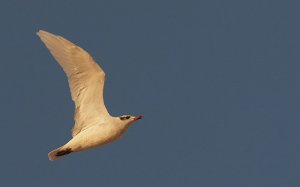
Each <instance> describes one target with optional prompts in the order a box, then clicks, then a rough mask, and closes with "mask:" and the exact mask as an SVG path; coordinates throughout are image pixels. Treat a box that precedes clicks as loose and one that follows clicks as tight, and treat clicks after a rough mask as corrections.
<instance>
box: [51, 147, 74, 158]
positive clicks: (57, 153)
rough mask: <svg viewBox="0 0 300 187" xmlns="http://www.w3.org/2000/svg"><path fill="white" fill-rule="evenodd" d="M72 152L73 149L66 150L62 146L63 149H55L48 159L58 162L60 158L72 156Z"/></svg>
mask: <svg viewBox="0 0 300 187" xmlns="http://www.w3.org/2000/svg"><path fill="white" fill-rule="evenodd" d="M72 152H73V151H72V149H71V148H64V147H63V146H62V147H60V148H58V149H55V150H53V151H51V152H50V153H48V157H49V160H51V161H54V160H57V159H59V158H60V157H62V156H64V155H67V154H70V153H72Z"/></svg>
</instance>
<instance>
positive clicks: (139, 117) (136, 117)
mask: <svg viewBox="0 0 300 187" xmlns="http://www.w3.org/2000/svg"><path fill="white" fill-rule="evenodd" d="M142 118H143V116H135V117H133V120H134V121H136V120H139V119H142Z"/></svg>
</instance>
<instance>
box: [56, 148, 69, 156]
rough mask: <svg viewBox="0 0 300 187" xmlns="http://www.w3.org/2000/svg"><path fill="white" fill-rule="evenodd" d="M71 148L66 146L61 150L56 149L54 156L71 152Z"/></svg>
mask: <svg viewBox="0 0 300 187" xmlns="http://www.w3.org/2000/svg"><path fill="white" fill-rule="evenodd" d="M72 152H73V151H72V149H71V148H67V149H65V150H62V151H58V152H57V153H56V154H55V156H63V155H67V154H70V153H72Z"/></svg>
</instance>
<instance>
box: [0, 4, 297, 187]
mask: <svg viewBox="0 0 300 187" xmlns="http://www.w3.org/2000/svg"><path fill="white" fill-rule="evenodd" d="M299 7H300V3H299V1H277V0H268V1H267V0H251V1H250V0H249V1H240V0H228V1H222V0H205V1H198V0H197V1H196V0H195V1H189V0H187V1H184V0H182V1H175V0H174V1H171V0H170V1H166V0H151V1H150V0H149V1H143V0H126V1H125V0H111V1H108V0H106V1H104V0H94V1H72V0H68V1H61V0H49V1H41V0H36V1H33V0H26V1H25V0H24V1H21V0H18V1H17V0H9V1H8V0H7V1H1V3H0V23H1V29H0V33H1V34H0V50H1V68H0V85H1V92H0V104H1V105H0V106H1V107H0V114H1V117H0V123H1V131H0V148H1V159H0V160H1V161H0V174H1V175H0V176H1V179H0V186H30V187H34V186H37V187H39V186H43V187H48V186H49V187H50V186H51V187H53V186H106V187H108V186H129V187H133V186H136V187H143V186H149V187H153V186H164V187H165V186H176V187H177V186H180V187H181V186H184V187H186V186H203V187H221V186H224V187H227V186H230V187H282V186H285V187H299V186H300V177H299V173H300V136H299V132H300V86H299V82H300V74H299V71H300V20H299V18H300V11H299ZM39 29H44V30H47V31H49V32H52V33H55V34H59V35H62V36H64V37H66V38H67V39H70V40H71V41H73V42H74V43H76V44H78V45H80V46H81V47H82V48H84V49H85V50H87V51H88V52H89V53H90V54H91V55H92V56H93V58H94V59H95V60H96V61H97V62H98V63H99V64H100V65H101V66H102V68H103V69H104V70H105V72H106V75H107V79H106V86H105V101H106V105H107V107H108V109H109V111H110V113H111V114H112V115H114V116H117V115H121V114H133V115H144V116H145V117H144V119H143V120H140V121H138V122H137V123H135V124H134V125H133V126H131V128H130V129H129V131H128V132H127V133H126V134H125V135H124V136H123V137H122V138H121V139H120V140H119V141H117V142H115V143H113V144H109V145H106V146H104V147H102V148H98V149H94V150H90V151H87V152H83V153H77V154H73V155H70V156H68V157H65V158H63V159H61V160H59V161H57V162H50V161H49V160H48V158H47V154H48V152H49V151H50V150H52V149H54V148H57V147H58V146H60V145H62V144H64V143H65V142H66V141H68V139H69V138H70V137H71V132H70V130H71V128H72V126H73V111H74V109H73V102H72V101H71V97H70V93H69V88H68V84H67V80H66V77H65V75H64V73H63V71H62V69H61V68H60V67H59V65H58V64H57V63H56V62H55V60H54V59H53V57H52V56H51V55H50V53H49V51H48V50H47V49H46V47H45V46H44V45H43V44H42V42H41V41H40V40H39V38H38V37H37V36H36V34H35V33H36V31H38V30H39Z"/></svg>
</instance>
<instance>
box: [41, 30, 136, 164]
mask: <svg viewBox="0 0 300 187" xmlns="http://www.w3.org/2000/svg"><path fill="white" fill-rule="evenodd" d="M37 35H38V36H39V37H40V38H41V40H42V41H43V42H44V44H45V45H46V47H47V48H48V49H49V50H50V52H51V54H52V55H53V57H54V58H55V59H56V61H57V62H58V63H59V64H60V66H61V67H62V68H63V70H64V72H65V73H66V75H67V77H68V82H69V87H70V90H71V95H72V100H73V101H74V103H75V116H74V118H75V125H74V128H73V129H72V136H73V138H72V139H71V140H70V141H69V142H68V143H66V144H65V145H63V146H62V147H60V148H58V149H56V150H53V151H51V152H50V153H49V154H48V156H49V159H50V160H57V159H58V158H60V157H61V156H63V155H66V154H69V153H72V152H78V151H82V150H86V149H89V148H93V147H98V146H101V145H103V144H106V143H109V142H112V141H114V140H116V139H117V138H118V137H120V136H121V135H122V134H123V133H124V132H125V131H126V129H127V128H128V127H129V125H130V124H132V123H133V122H134V121H135V120H138V119H141V118H142V116H129V115H123V116H120V117H112V116H110V114H109V113H108V111H107V109H106V107H105V105H104V100H103V89H104V81H105V73H104V71H103V70H102V68H101V67H100V66H99V65H98V64H97V63H96V62H95V61H94V60H93V58H92V57H91V56H90V55H89V54H88V53H87V52H86V51H85V50H83V49H82V48H80V47H79V46H77V45H75V44H73V43H72V42H70V41H68V40H66V39H65V38H63V37H61V36H57V35H54V34H51V33H49V32H46V31H39V32H37Z"/></svg>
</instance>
